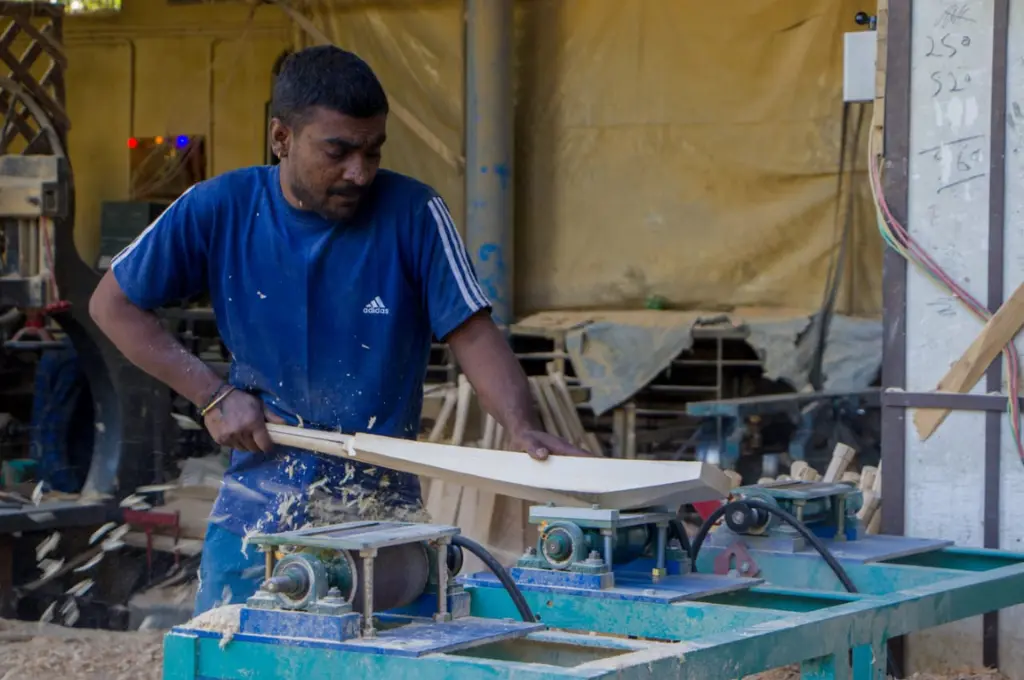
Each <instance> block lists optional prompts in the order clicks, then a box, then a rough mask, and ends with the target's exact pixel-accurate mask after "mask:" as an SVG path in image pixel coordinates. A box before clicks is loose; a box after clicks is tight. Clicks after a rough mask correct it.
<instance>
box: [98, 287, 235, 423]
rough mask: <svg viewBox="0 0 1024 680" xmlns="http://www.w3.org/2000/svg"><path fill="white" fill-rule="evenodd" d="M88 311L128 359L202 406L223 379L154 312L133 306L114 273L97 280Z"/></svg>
mask: <svg viewBox="0 0 1024 680" xmlns="http://www.w3.org/2000/svg"><path fill="white" fill-rule="evenodd" d="M89 314H90V315H91V316H92V319H93V321H95V322H96V325H97V326H99V327H100V330H101V331H103V333H104V334H105V335H106V336H107V337H108V338H110V341H111V342H113V343H114V346H116V347H117V348H118V349H119V350H121V353H122V354H124V355H125V357H126V358H127V359H128V361H130V362H132V363H133V364H135V365H136V366H138V367H139V368H141V369H142V370H143V371H145V372H146V373H148V374H149V375H151V376H153V377H154V378H156V379H157V380H159V381H160V382H162V383H164V384H165V385H167V386H168V387H170V388H171V389H172V390H174V391H175V392H177V393H178V394H180V395H182V396H183V397H185V398H186V399H188V400H189V401H191V402H192V403H193V404H195V405H196V406H198V407H200V408H202V407H203V406H204V405H205V404H206V403H207V401H208V400H209V399H210V395H211V394H213V392H214V391H215V390H216V389H217V388H218V387H219V386H220V385H221V383H222V382H223V381H222V380H221V379H220V378H219V377H218V376H217V374H216V373H215V372H214V371H213V369H211V368H210V367H209V366H207V365H206V364H204V363H203V362H202V361H201V360H200V359H199V357H197V356H195V355H194V354H192V353H191V352H189V351H188V350H186V349H185V348H184V347H183V346H182V345H181V343H180V342H178V340H177V339H176V338H175V337H174V336H173V335H172V334H171V333H169V332H168V331H167V330H166V329H165V328H164V327H163V325H162V324H161V323H160V320H159V319H157V317H156V315H155V314H153V313H152V312H148V311H146V310H144V309H140V308H139V307H136V306H135V304H134V303H132V301H131V300H129V299H128V296H127V295H125V294H124V291H122V290H121V286H120V285H118V283H117V279H116V278H114V272H113V271H108V272H107V273H106V274H105V275H104V276H103V278H102V279H101V280H100V283H99V285H98V286H96V290H95V291H94V292H93V294H92V299H91V300H90V301H89Z"/></svg>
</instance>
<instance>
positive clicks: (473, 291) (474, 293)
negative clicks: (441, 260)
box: [431, 198, 490, 308]
mask: <svg viewBox="0 0 1024 680" xmlns="http://www.w3.org/2000/svg"><path fill="white" fill-rule="evenodd" d="M431 203H432V204H433V206H434V207H436V210H437V211H436V212H435V213H434V218H435V219H437V218H438V216H440V219H441V222H443V227H442V226H441V225H440V224H439V225H438V228H439V229H441V235H442V238H443V237H444V235H445V234H447V236H448V238H449V240H450V241H451V244H452V250H453V251H454V254H455V257H456V258H457V259H458V263H457V264H456V263H452V262H451V255H449V263H450V264H452V269H453V270H455V271H461V272H462V273H463V275H464V276H465V279H466V287H467V288H468V293H469V296H470V297H472V298H473V299H474V301H475V302H476V303H477V308H482V307H487V306H489V305H490V301H489V300H488V299H487V295H486V294H484V291H483V288H481V287H480V282H479V281H477V278H476V276H475V275H474V274H473V268H472V267H470V265H469V254H468V253H467V252H466V246H465V245H464V244H463V243H462V238H461V237H460V236H459V232H458V230H457V229H456V228H455V221H454V220H453V219H452V216H451V213H449V212H448V206H446V205H445V203H444V201H443V200H442V199H441V198H434V199H431ZM434 207H432V208H431V210H434ZM446 250H447V249H446ZM470 306H471V307H472V305H470Z"/></svg>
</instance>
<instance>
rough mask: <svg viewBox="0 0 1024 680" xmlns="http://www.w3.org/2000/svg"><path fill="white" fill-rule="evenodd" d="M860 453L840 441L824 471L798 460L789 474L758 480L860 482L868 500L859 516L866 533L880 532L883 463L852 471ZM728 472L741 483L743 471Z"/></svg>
mask: <svg viewBox="0 0 1024 680" xmlns="http://www.w3.org/2000/svg"><path fill="white" fill-rule="evenodd" d="M856 456H857V452H856V451H855V450H854V449H853V448H851V447H849V446H847V445H846V444H836V448H835V449H834V450H833V451H832V460H831V461H829V465H828V469H827V470H826V471H825V473H824V474H821V473H820V472H818V471H817V470H815V469H814V468H813V467H811V466H810V465H808V464H807V463H805V462H804V461H802V460H798V461H795V462H794V463H793V464H792V465H791V466H790V468H789V474H788V475H779V476H778V477H776V478H775V479H772V478H771V477H762V478H761V479H759V480H757V483H758V484H770V483H772V482H782V481H788V480H799V481H805V482H828V483H831V484H835V483H839V484H850V485H852V486H856V487H857V488H858V489H860V492H861V494H863V496H864V504H863V505H862V506H861V509H860V512H858V513H857V519H859V520H860V524H861V527H863V528H864V532H865V533H868V534H877V533H878V532H879V529H880V528H881V524H882V466H881V464H879V466H878V467H875V466H873V465H865V466H863V467H862V468H861V469H860V472H859V473H858V472H853V471H850V470H849V468H850V466H851V465H853V462H854V459H855V458H856ZM726 475H728V476H729V477H730V479H732V480H733V483H734V485H735V486H739V482H738V481H737V478H738V477H739V475H735V473H733V474H730V473H729V472H726Z"/></svg>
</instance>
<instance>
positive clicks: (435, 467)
mask: <svg viewBox="0 0 1024 680" xmlns="http://www.w3.org/2000/svg"><path fill="white" fill-rule="evenodd" d="M267 429H268V431H269V432H270V435H271V438H272V439H273V440H274V442H276V443H277V444H279V445H282V446H294V447H298V448H303V449H308V450H310V451H317V452H320V453H324V454H327V455H333V456H339V457H342V458H346V459H352V460H358V461H362V462H364V463H367V464H369V465H376V466H380V467H384V468H389V469H392V470H397V471H400V472H408V473H411V474H415V475H423V476H426V477H430V478H432V479H443V480H444V481H445V482H449V481H450V482H454V483H457V484H461V485H463V486H472V487H476V488H478V489H485V490H487V491H490V492H492V493H497V494H504V495H506V496H512V497H513V498H521V499H523V500H528V501H533V502H537V503H546V502H553V503H558V504H565V505H572V506H584V507H585V506H587V505H591V504H595V503H596V504H598V505H600V506H602V507H606V508H614V509H623V510H626V509H631V508H641V507H649V506H653V505H661V504H665V505H670V506H673V505H674V506H676V507H678V506H679V505H681V504H683V503H692V502H699V501H706V500H717V499H720V498H722V497H723V496H725V495H726V493H728V491H729V488H730V484H729V479H728V477H726V476H725V475H724V474H723V473H722V471H721V470H719V469H717V468H716V467H714V466H712V465H705V464H703V463H696V462H675V461H654V460H613V459H607V458H590V457H587V458H581V457H580V458H578V457H571V456H551V457H549V458H548V459H547V460H545V461H543V462H540V461H536V460H533V459H532V458H530V456H529V455H528V454H526V453H521V452H517V451H486V450H483V449H479V448H471V447H463V446H449V445H444V444H431V443H427V442H416V441H409V440H404V439H396V438H391V437H379V436H375V435H369V434H357V435H345V434H341V433H333V432H317V431H312V430H305V429H302V428H298V427H289V426H286V425H275V424H268V426H267Z"/></svg>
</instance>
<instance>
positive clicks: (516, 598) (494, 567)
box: [452, 535, 537, 623]
mask: <svg viewBox="0 0 1024 680" xmlns="http://www.w3.org/2000/svg"><path fill="white" fill-rule="evenodd" d="M452 545H457V546H459V547H460V548H462V549H463V550H468V551H469V552H471V553H473V554H474V555H476V556H477V557H479V558H480V561H481V562H483V563H484V565H486V567H487V568H488V569H490V570H491V572H492V573H493V574H494V575H495V576H496V577H497V578H498V580H499V581H500V582H501V585H503V586H504V587H505V590H507V591H508V594H509V597H511V598H512V603H513V604H515V606H516V609H518V610H519V616H520V617H522V619H523V621H526V622H527V623H537V617H536V616H534V615H533V612H532V611H530V605H528V604H527V603H526V598H525V597H523V592H522V591H521V590H519V586H517V585H516V582H515V581H513V580H512V577H511V576H509V573H508V571H506V570H505V567H503V566H501V563H500V562H498V560H496V559H494V555H492V554H491V553H489V552H487V550H486V549H485V548H484V547H483V546H482V545H480V544H479V543H477V542H476V541H474V540H472V539H470V538H466V537H465V536H462V535H455V536H452Z"/></svg>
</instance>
